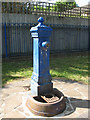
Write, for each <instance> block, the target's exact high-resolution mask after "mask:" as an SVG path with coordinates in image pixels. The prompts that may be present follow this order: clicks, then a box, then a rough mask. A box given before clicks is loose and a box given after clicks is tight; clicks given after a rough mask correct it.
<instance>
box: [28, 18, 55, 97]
mask: <svg viewBox="0 0 90 120" xmlns="http://www.w3.org/2000/svg"><path fill="white" fill-rule="evenodd" d="M43 21H44V19H43V18H42V17H40V18H39V19H38V22H39V24H38V25H37V26H35V27H32V28H31V30H30V32H31V35H32V38H33V74H32V77H31V78H32V80H31V93H32V94H33V95H41V94H43V93H46V92H47V91H49V92H50V91H51V90H52V89H53V84H52V82H51V75H50V72H49V51H50V50H49V37H50V35H51V31H52V28H51V27H47V26H45V25H44V24H43Z"/></svg>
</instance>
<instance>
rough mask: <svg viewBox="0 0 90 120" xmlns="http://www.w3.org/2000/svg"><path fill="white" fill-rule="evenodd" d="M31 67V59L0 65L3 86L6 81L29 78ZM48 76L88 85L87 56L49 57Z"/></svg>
mask: <svg viewBox="0 0 90 120" xmlns="http://www.w3.org/2000/svg"><path fill="white" fill-rule="evenodd" d="M32 71H33V67H32V60H31V59H27V57H26V59H12V60H10V61H9V60H5V61H3V63H2V82H3V85H4V84H5V83H7V82H8V81H13V80H20V79H23V78H24V79H26V78H30V77H31V75H32ZM50 74H51V76H52V77H53V78H54V77H55V78H64V79H66V80H69V79H70V80H75V81H78V82H82V83H84V84H88V56H80V55H79V56H63V57H61V56H55V57H50Z"/></svg>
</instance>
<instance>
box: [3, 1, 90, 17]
mask: <svg viewBox="0 0 90 120" xmlns="http://www.w3.org/2000/svg"><path fill="white" fill-rule="evenodd" d="M2 13H17V14H38V15H52V16H61V17H79V18H88V19H89V18H90V8H86V7H76V6H73V4H70V5H63V6H62V5H61V4H55V3H47V2H29V3H24V2H2Z"/></svg>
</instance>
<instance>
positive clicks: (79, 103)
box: [69, 98, 90, 109]
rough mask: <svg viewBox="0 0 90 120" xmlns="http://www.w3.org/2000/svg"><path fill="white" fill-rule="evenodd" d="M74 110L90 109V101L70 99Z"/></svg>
mask: <svg viewBox="0 0 90 120" xmlns="http://www.w3.org/2000/svg"><path fill="white" fill-rule="evenodd" d="M69 99H70V101H71V104H72V106H73V108H74V109H76V107H79V108H88V109H89V108H90V100H83V99H77V98H69Z"/></svg>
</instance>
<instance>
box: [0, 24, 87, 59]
mask: <svg viewBox="0 0 90 120" xmlns="http://www.w3.org/2000/svg"><path fill="white" fill-rule="evenodd" d="M35 25H36V24H34V23H27V24H26V23H11V24H10V23H7V24H6V23H5V24H3V41H2V48H3V51H2V53H3V57H4V56H6V57H10V56H23V55H24V56H25V55H27V56H30V55H31V54H32V51H33V50H32V46H33V41H32V38H31V35H30V31H29V30H30V28H31V27H32V26H35ZM46 25H47V24H46ZM49 25H50V24H49ZM50 26H51V27H52V29H53V32H52V36H51V38H50V53H60V52H71V51H86V50H88V26H76V25H57V24H56V25H54V24H52V25H50Z"/></svg>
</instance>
